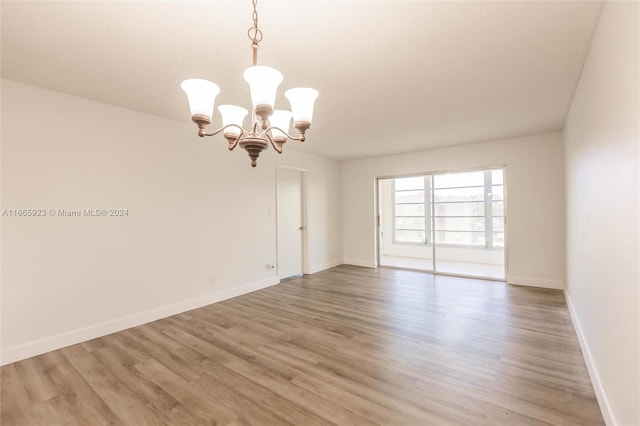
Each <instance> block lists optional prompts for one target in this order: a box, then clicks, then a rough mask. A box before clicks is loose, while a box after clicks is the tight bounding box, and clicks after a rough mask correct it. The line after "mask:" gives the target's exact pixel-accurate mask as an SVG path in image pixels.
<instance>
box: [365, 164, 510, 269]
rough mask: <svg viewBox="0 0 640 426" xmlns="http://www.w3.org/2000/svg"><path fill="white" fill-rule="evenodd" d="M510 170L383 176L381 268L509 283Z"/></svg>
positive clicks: (380, 187) (380, 180)
mask: <svg viewBox="0 0 640 426" xmlns="http://www.w3.org/2000/svg"><path fill="white" fill-rule="evenodd" d="M504 177H505V168H504V167H492V168H486V169H478V170H465V171H451V172H431V173H423V174H419V175H411V176H394V177H386V178H378V185H377V189H378V198H377V199H378V206H377V208H378V212H377V214H378V230H377V231H378V232H377V234H378V245H377V247H378V265H380V266H389V267H396V268H407V269H418V270H423V271H429V272H435V273H440V274H448V275H457V276H466V277H477V278H483V279H493V280H501V281H503V280H504V279H505V277H506V249H505V248H506V247H505V242H506V238H505V235H506V213H505V206H506V191H505V178H504Z"/></svg>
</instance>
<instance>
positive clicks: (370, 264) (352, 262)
mask: <svg viewBox="0 0 640 426" xmlns="http://www.w3.org/2000/svg"><path fill="white" fill-rule="evenodd" d="M343 263H344V264H345V265H354V266H364V267H365V268H375V267H376V262H374V261H373V260H364V259H350V258H345V259H344V260H343Z"/></svg>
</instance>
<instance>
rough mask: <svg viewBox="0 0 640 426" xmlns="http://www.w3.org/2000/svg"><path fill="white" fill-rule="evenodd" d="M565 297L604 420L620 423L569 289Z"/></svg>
mask: <svg viewBox="0 0 640 426" xmlns="http://www.w3.org/2000/svg"><path fill="white" fill-rule="evenodd" d="M564 298H565V300H566V301H567V307H568V308H569V314H570V315H571V320H572V321H573V328H575V330H576V334H577V335H578V342H579V343H580V349H582V357H583V358H584V363H585V364H586V365H587V371H588V372H589V378H590V379H591V384H593V389H594V391H595V393H596V398H597V399H598V405H599V406H600V411H601V412H602V417H604V422H605V423H606V424H607V425H608V426H615V425H617V424H618V422H616V418H615V416H614V415H613V410H612V409H611V404H610V403H609V398H607V393H606V392H605V391H604V386H602V381H601V380H600V375H599V374H598V369H597V368H596V365H595V364H594V362H593V357H592V356H591V351H590V350H589V344H588V343H587V339H586V338H585V337H584V333H583V332H582V327H581V326H580V321H579V320H578V317H577V316H576V312H575V310H574V309H573V304H572V303H571V297H569V292H567V290H565V291H564Z"/></svg>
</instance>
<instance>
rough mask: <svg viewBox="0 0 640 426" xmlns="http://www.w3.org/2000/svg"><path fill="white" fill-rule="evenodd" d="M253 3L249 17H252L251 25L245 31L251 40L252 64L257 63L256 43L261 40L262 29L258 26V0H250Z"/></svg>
mask: <svg viewBox="0 0 640 426" xmlns="http://www.w3.org/2000/svg"><path fill="white" fill-rule="evenodd" d="M251 3H252V4H253V13H252V14H251V19H253V27H251V28H249V30H248V31H247V37H249V40H251V50H252V51H253V65H257V64H258V43H260V42H261V41H262V31H260V29H259V28H258V9H257V6H258V0H251Z"/></svg>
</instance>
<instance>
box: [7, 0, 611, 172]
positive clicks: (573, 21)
mask: <svg viewBox="0 0 640 426" xmlns="http://www.w3.org/2000/svg"><path fill="white" fill-rule="evenodd" d="M601 7H602V3H601V2H578V1H576V2H568V1H558V2H554V1H544V2H537V1H529V2H418V1H334V0H297V1H282V0H261V1H260V3H259V5H258V10H259V13H260V27H261V29H262V30H263V32H264V36H265V37H264V41H263V42H262V44H261V46H260V63H261V64H263V65H270V66H273V67H275V68H277V69H279V70H280V71H281V72H282V73H283V74H284V82H283V84H282V85H281V87H280V90H279V95H278V100H277V101H276V107H280V108H288V103H287V102H286V99H284V96H283V95H282V94H283V92H284V90H286V89H288V88H290V87H296V86H309V87H314V88H317V89H318V90H319V91H320V97H319V98H318V101H317V103H316V113H315V116H314V123H313V126H312V128H311V130H310V131H309V133H308V142H306V143H305V144H304V145H301V149H303V150H305V151H309V152H313V153H316V154H320V155H324V156H327V157H332V158H337V159H347V158H360V157H368V156H374V155H383V154H390V153H398V152H407V151H414V150H419V149H425V148H430V147H435V146H444V145H454V144H460V143H467V142H473V141H481V140H487V139H495V138H503V137H510V136H518V135H525V134H532V133H540V132H547V131H554V130H560V129H561V128H562V126H563V123H564V120H565V116H566V113H567V110H568V108H569V104H570V102H571V99H572V96H573V92H574V90H575V87H576V85H577V82H578V79H579V77H580V72H581V69H582V65H583V63H584V61H585V58H586V55H587V52H588V49H589V45H590V42H591V38H592V34H593V31H594V28H595V25H596V22H597V19H598V16H599V13H600V9H601ZM1 13H2V29H1V30H2V46H1V47H2V76H3V77H4V78H8V79H13V80H17V81H21V82H24V83H28V84H33V85H36V86H41V87H45V88H49V89H53V90H58V91H61V92H65V93H70V94H73V95H78V96H82V97H85V98H90V99H95V100H99V101H103V102H107V103H111V104H114V105H119V106H123V107H126V108H131V109H134V110H138V111H143V112H146V113H149V114H155V115H159V116H162V117H166V118H170V119H174V120H179V121H183V122H190V117H189V110H188V106H187V102H186V98H185V96H184V94H183V93H182V91H181V90H180V86H179V85H180V82H181V81H182V80H184V79H186V78H191V77H199V78H206V79H209V80H212V81H214V82H216V83H217V84H218V85H219V86H220V87H221V89H222V92H221V94H220V95H219V96H218V99H217V104H220V103H232V104H239V105H242V106H245V107H248V106H249V104H250V98H249V94H248V90H247V89H246V84H245V83H244V81H243V79H242V72H243V70H244V69H245V68H246V67H247V66H249V65H250V58H251V52H250V46H249V41H248V39H247V38H246V30H247V29H248V27H249V26H250V25H251V19H250V16H251V2H250V1H249V0H246V1H244V0H243V1H240V0H227V1H221V0H216V1H206V2H204V1H203V2H187V1H173V2H172V1H127V2H116V1H110V2H109V1H107V2H93V1H78V2H75V1H66V2H49V1H47V2H35V1H24V2H11V1H2V5H1ZM214 120H215V121H216V123H219V122H220V121H219V117H214ZM194 132H195V126H194Z"/></svg>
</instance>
